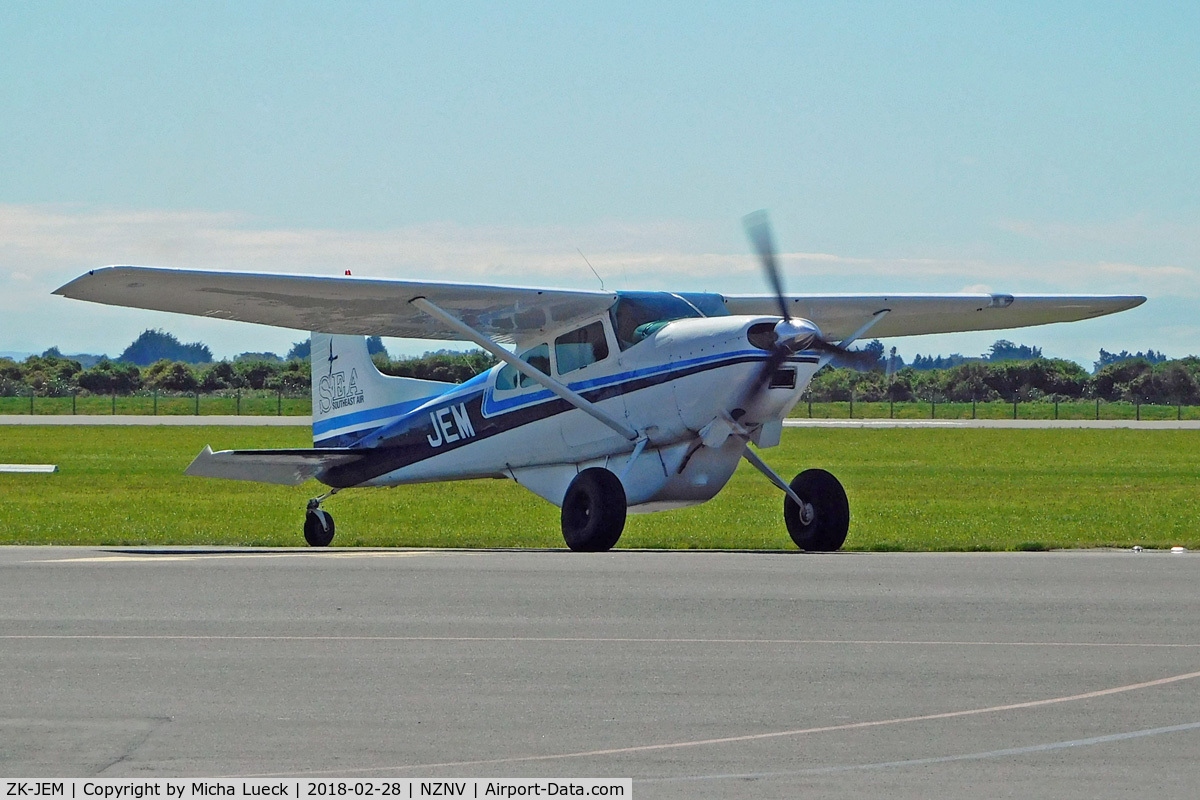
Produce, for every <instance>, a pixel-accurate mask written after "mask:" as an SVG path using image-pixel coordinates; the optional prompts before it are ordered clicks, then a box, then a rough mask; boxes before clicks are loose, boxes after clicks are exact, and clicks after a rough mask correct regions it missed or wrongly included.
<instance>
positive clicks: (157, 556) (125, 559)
mask: <svg viewBox="0 0 1200 800" xmlns="http://www.w3.org/2000/svg"><path fill="white" fill-rule="evenodd" d="M454 554H455V551H453V550H366V551H363V552H357V551H353V550H347V551H341V550H337V551H330V550H313V551H312V552H307V551H303V550H300V551H295V552H287V553H261V552H239V553H192V554H189V553H170V554H163V553H144V554H134V553H130V554H128V555H126V554H118V555H108V556H83V557H80V558H46V559H35V560H30V561H26V562H24V563H26V564H165V563H170V562H178V561H211V560H217V559H231V558H255V559H258V558H416V557H418V556H440V555H454Z"/></svg>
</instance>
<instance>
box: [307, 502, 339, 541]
mask: <svg viewBox="0 0 1200 800" xmlns="http://www.w3.org/2000/svg"><path fill="white" fill-rule="evenodd" d="M304 541H306V542H308V543H309V544H310V545H312V546H313V547H328V546H329V543H330V542H332V541H333V517H331V516H330V515H329V514H328V513H326V512H325V511H322V510H321V509H319V508H310V509H309V510H308V512H307V513H305V515H304Z"/></svg>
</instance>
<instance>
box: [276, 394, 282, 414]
mask: <svg viewBox="0 0 1200 800" xmlns="http://www.w3.org/2000/svg"><path fill="white" fill-rule="evenodd" d="M275 416H277V417H282V416H283V390H282V389H280V390H279V392H278V394H276V396H275Z"/></svg>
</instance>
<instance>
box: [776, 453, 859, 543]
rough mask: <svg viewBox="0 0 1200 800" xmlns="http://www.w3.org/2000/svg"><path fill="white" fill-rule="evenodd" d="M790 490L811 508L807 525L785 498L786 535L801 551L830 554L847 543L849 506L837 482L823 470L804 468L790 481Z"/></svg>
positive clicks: (794, 504) (792, 502) (790, 502)
mask: <svg viewBox="0 0 1200 800" xmlns="http://www.w3.org/2000/svg"><path fill="white" fill-rule="evenodd" d="M791 486H792V491H793V492H795V493H796V495H797V496H798V497H799V498H800V499H801V500H803V501H804V502H806V503H808V504H809V505H811V506H812V509H813V516H812V519H811V520H809V522H808V523H807V524H805V523H804V521H803V520H801V518H800V507H799V506H798V505H796V502H795V501H794V500H792V498H790V497H788V496H787V495H784V498H783V521H784V523H786V524H787V529H788V534H790V535H791V537H792V541H793V542H795V543H796V546H797V547H799V548H800V549H801V550H810V551H817V552H822V551H824V552H829V551H833V550H837V549H838V548H840V547H841V546H842V543H843V542H845V541H846V532H847V531H849V530H850V503H849V501H848V500H846V490H845V489H843V488H842V484H841V483H839V482H838V479H837V478H835V477H833V476H832V475H830V474H829V473H828V472H826V471H825V470H823V469H806V470H804V472H801V473H800V474H799V475H797V476H796V477H795V478H793V479H792V483H791Z"/></svg>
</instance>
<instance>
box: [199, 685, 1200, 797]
mask: <svg viewBox="0 0 1200 800" xmlns="http://www.w3.org/2000/svg"><path fill="white" fill-rule="evenodd" d="M1195 678H1200V672H1185V673H1183V674H1181V675H1172V676H1170V677H1167V678H1158V679H1156V680H1152V681H1143V682H1141V683H1130V684H1126V685H1124V686H1114V687H1112V688H1109V689H1098V690H1096V691H1092V692H1084V693H1082V694H1072V695H1064V696H1062V697H1050V698H1046V699H1043V700H1027V701H1025V702H1021V703H1007V704H1005V705H998V706H987V707H985V708H969V709H965V710H961V711H943V712H939V713H936V714H919V715H916V716H911V717H896V718H894V719H881V720H871V721H869V722H848V723H844V724H841V725H821V726H817V727H814V728H794V729H792V730H786V731H771V732H769V733H748V734H742V735H739V736H722V737H718V738H714V739H692V740H688V741H682V742H664V743H660V744H643V745H634V746H631V747H609V748H603V749H599V750H577V751H574V752H570V753H548V754H545V755H531V756H509V757H505V758H480V759H471V760H466V761H441V762H430V763H425V764H404V765H397V766H390V767H358V768H354V769H343V770H315V771H312V772H279V773H263V774H255V775H226V776H221V777H226V778H274V777H280V776H299V775H350V774H360V773H372V772H402V771H407V770H418V769H444V768H447V767H481V766H489V765H492V764H529V763H533V762H536V761H560V760H565V759H570V758H596V757H599V756H615V755H628V754H631V753H651V752H656V751H658V752H660V751H664V750H682V749H685V748H691V747H710V746H713V745H720V744H735V743H740V742H757V741H763V740H766V739H782V738H785V737H791V736H807V735H811V734H816V733H833V732H835V731H852V730H862V729H864V728H880V727H884V726H888V725H903V724H905V723H909V722H930V721H933V720H942V719H956V718H959V717H972V716H979V715H981V714H996V713H1000V712H1003V711H1017V710H1022V709H1027V708H1041V707H1044V706H1052V705H1059V704H1061V703H1074V702H1078V701H1080V700H1093V699H1095V698H1098V697H1108V696H1110V695H1115V694H1123V693H1125V692H1136V691H1139V690H1142V689H1151V688H1154V687H1156V686H1166V685H1168V684H1171V683H1178V682H1180V681H1188V680H1193V679H1195Z"/></svg>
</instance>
